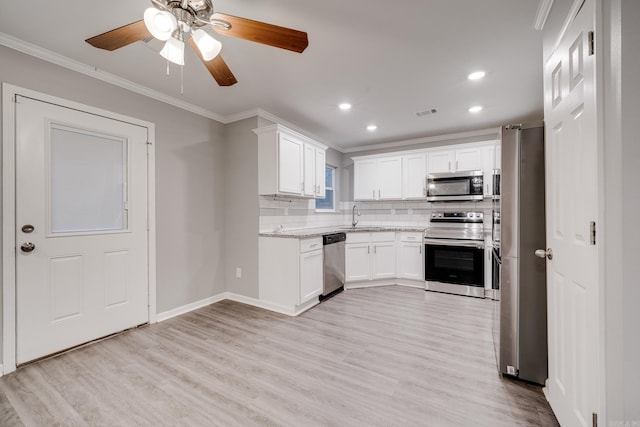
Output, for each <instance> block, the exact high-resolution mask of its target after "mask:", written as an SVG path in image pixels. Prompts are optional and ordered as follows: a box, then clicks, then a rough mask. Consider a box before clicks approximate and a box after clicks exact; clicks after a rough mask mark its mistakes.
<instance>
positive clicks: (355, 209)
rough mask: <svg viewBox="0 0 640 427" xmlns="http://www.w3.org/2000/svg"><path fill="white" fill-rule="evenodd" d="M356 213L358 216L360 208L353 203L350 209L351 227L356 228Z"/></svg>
mask: <svg viewBox="0 0 640 427" xmlns="http://www.w3.org/2000/svg"><path fill="white" fill-rule="evenodd" d="M356 215H357V216H360V209H358V205H353V209H351V226H352V227H353V228H356V225H358V220H357V219H356Z"/></svg>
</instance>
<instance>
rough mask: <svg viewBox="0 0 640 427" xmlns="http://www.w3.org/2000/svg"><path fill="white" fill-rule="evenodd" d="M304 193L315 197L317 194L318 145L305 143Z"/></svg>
mask: <svg viewBox="0 0 640 427" xmlns="http://www.w3.org/2000/svg"><path fill="white" fill-rule="evenodd" d="M303 173H304V195H305V196H309V197H315V195H316V192H317V191H316V189H317V187H316V147H314V146H313V145H311V144H304V168H303Z"/></svg>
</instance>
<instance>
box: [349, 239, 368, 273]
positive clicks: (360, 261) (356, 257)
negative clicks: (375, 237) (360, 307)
mask: <svg viewBox="0 0 640 427" xmlns="http://www.w3.org/2000/svg"><path fill="white" fill-rule="evenodd" d="M344 253H345V276H346V277H345V281H346V282H353V281H358V280H369V279H371V267H370V258H371V257H370V247H369V243H368V242H367V243H348V244H346V245H345V246H344Z"/></svg>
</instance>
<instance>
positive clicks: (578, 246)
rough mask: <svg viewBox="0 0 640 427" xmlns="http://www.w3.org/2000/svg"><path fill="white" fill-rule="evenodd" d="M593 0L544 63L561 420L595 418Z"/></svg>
mask: <svg viewBox="0 0 640 427" xmlns="http://www.w3.org/2000/svg"><path fill="white" fill-rule="evenodd" d="M594 7H595V6H594V0H587V1H586V2H585V3H584V5H583V6H582V8H581V9H580V11H579V12H578V14H577V15H576V17H575V19H574V20H573V22H572V23H571V24H570V26H569V27H568V29H567V31H566V32H565V34H564V35H563V36H562V39H561V41H560V43H559V45H558V47H557V49H556V50H555V51H554V53H553V54H552V56H551V57H550V58H549V60H548V61H547V62H546V63H545V65H544V83H545V84H544V86H545V97H544V99H545V101H544V102H545V121H546V147H545V151H546V179H547V193H546V194H547V201H546V209H547V245H548V246H549V248H550V249H551V250H552V251H553V259H551V260H548V261H547V286H548V292H547V294H548V316H549V381H548V384H547V389H546V392H547V396H548V398H549V403H550V404H551V407H552V408H553V411H554V412H555V414H556V416H557V418H558V421H560V424H561V425H562V426H567V427H568V426H587V425H591V420H592V414H593V413H594V412H597V395H596V392H597V390H598V361H597V353H598V351H597V350H598V324H599V323H598V322H599V318H600V313H599V310H598V307H599V304H598V298H599V293H598V288H597V285H598V282H597V277H598V259H597V251H596V246H595V244H592V243H591V241H590V224H591V222H592V221H593V222H596V221H597V214H598V209H597V171H598V167H597V166H598V165H597V126H596V92H595V76H594V71H595V56H593V55H590V52H589V32H590V31H592V30H593V28H594V10H595V9H594Z"/></svg>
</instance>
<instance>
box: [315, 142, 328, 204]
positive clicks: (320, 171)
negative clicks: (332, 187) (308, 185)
mask: <svg viewBox="0 0 640 427" xmlns="http://www.w3.org/2000/svg"><path fill="white" fill-rule="evenodd" d="M326 167H327V153H326V151H325V150H323V149H322V148H316V186H317V189H316V197H317V198H319V199H324V198H325V197H326V196H327V192H326V189H327V188H326V176H325V170H326Z"/></svg>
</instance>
